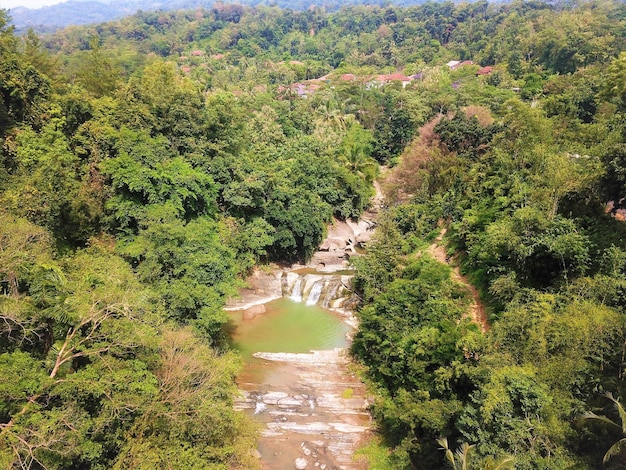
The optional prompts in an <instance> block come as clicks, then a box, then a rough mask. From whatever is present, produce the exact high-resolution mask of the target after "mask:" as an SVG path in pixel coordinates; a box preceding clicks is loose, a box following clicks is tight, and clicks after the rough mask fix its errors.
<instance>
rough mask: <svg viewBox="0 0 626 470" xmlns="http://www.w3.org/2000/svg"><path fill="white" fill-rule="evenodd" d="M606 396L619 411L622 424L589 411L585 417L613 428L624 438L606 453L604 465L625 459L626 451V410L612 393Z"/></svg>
mask: <svg viewBox="0 0 626 470" xmlns="http://www.w3.org/2000/svg"><path fill="white" fill-rule="evenodd" d="M604 396H605V397H606V398H608V399H609V400H611V402H612V403H613V405H614V407H615V411H617V414H618V416H619V420H620V423H621V424H618V423H616V422H615V421H613V420H612V419H610V418H607V417H606V416H599V415H597V414H595V413H594V412H593V411H587V412H586V413H585V414H584V415H583V419H585V420H589V421H594V422H598V423H601V424H603V425H605V426H608V427H610V428H613V429H615V430H618V431H619V432H621V434H622V436H623V437H622V438H621V439H620V440H618V441H617V442H615V443H614V444H613V445H612V446H611V447H609V450H607V451H606V453H605V454H604V457H603V458H602V463H604V464H606V463H607V462H608V461H609V460H610V459H612V458H617V457H620V456H622V457H623V455H622V454H623V453H624V451H625V450H626V411H625V410H624V407H623V406H622V404H621V403H620V402H619V399H617V398H615V397H614V396H613V394H612V393H611V392H607V393H605V395H604Z"/></svg>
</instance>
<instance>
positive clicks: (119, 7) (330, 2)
mask: <svg viewBox="0 0 626 470" xmlns="http://www.w3.org/2000/svg"><path fill="white" fill-rule="evenodd" d="M422 2H423V0H403V1H396V2H393V3H394V4H397V5H402V4H404V5H406V4H417V3H422ZM213 3H215V1H214V0H173V1H166V0H162V1H158V0H135V1H132V0H131V1H128V0H108V1H107V0H100V1H93V0H71V1H69V2H64V3H59V4H57V5H52V6H48V7H43V8H37V9H30V8H24V7H17V8H12V9H10V10H9V14H10V16H11V17H12V19H13V21H12V23H13V25H15V27H16V30H17V32H18V34H19V33H22V32H24V31H26V30H27V29H29V28H32V29H34V30H35V31H38V32H52V31H55V30H57V29H59V28H64V27H66V26H70V25H84V24H91V23H102V22H105V21H111V20H115V19H117V18H122V17H124V16H128V15H132V14H134V13H136V12H137V11H138V10H143V11H157V10H163V11H171V10H181V9H190V8H198V7H210V6H211V5H213ZM223 3H240V4H243V5H250V6H255V5H275V6H278V7H281V8H291V9H294V10H304V9H306V8H309V7H310V6H312V5H316V6H323V7H325V8H326V9H327V10H331V11H332V10H335V9H337V8H339V7H340V6H342V5H348V4H383V3H384V0H322V1H314V0H241V1H237V2H232V1H226V2H223ZM387 3H389V2H387Z"/></svg>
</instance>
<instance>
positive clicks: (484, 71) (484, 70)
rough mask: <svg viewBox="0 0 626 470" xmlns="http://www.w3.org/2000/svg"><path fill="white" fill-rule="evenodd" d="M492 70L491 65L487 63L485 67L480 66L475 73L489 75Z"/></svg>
mask: <svg viewBox="0 0 626 470" xmlns="http://www.w3.org/2000/svg"><path fill="white" fill-rule="evenodd" d="M492 72H493V67H492V66H491V65H488V66H487V67H481V68H479V69H478V71H477V72H476V75H490V74H491V73H492Z"/></svg>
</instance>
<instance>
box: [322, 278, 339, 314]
mask: <svg viewBox="0 0 626 470" xmlns="http://www.w3.org/2000/svg"><path fill="white" fill-rule="evenodd" d="M340 287H341V281H339V282H337V281H334V282H331V286H330V288H329V289H327V290H326V295H325V296H324V298H323V299H322V303H321V306H322V307H323V308H328V307H329V306H330V303H331V302H332V301H333V300H335V299H336V298H337V292H338V291H339V288H340Z"/></svg>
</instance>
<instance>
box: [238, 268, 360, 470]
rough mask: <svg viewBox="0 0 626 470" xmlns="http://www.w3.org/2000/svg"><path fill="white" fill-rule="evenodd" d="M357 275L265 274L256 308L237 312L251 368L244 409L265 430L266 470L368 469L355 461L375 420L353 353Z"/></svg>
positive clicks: (254, 293) (253, 299)
mask: <svg viewBox="0 0 626 470" xmlns="http://www.w3.org/2000/svg"><path fill="white" fill-rule="evenodd" d="M350 274H351V272H349V271H340V272H330V273H329V272H319V271H316V270H314V269H300V270H285V271H275V272H271V273H257V274H256V278H254V279H253V281H252V284H255V285H256V288H253V289H251V290H250V292H248V294H249V295H248V296H247V300H248V301H249V302H248V304H243V303H240V304H238V305H236V306H235V307H233V308H231V309H230V310H231V314H230V315H231V321H232V325H231V331H232V341H233V345H234V346H235V347H236V348H237V349H238V350H239V351H241V353H242V356H243V359H244V362H245V365H244V369H243V371H242V373H241V374H240V375H239V377H238V379H237V383H238V385H239V388H240V390H241V391H242V397H241V399H240V400H239V401H238V402H237V403H236V407H237V409H239V410H244V411H245V412H247V413H250V414H251V415H253V416H254V419H255V420H256V421H257V422H259V423H260V424H261V425H262V432H261V436H260V438H259V440H258V451H259V454H260V459H261V463H262V465H263V468H264V469H267V470H284V469H294V468H295V469H316V468H320V469H322V470H324V469H327V470H330V469H348V470H350V469H354V470H357V469H364V468H366V467H365V466H364V464H363V463H360V462H358V461H356V460H355V459H354V452H355V450H356V449H357V448H358V447H359V446H360V445H361V444H362V442H363V440H364V439H365V438H366V436H367V434H368V432H369V428H370V416H369V414H368V412H367V406H368V402H367V398H366V391H365V387H364V385H363V384H362V383H361V382H360V381H359V380H358V378H357V377H356V376H355V375H354V373H352V371H351V370H350V361H349V358H348V355H347V347H348V346H349V338H350V336H351V334H352V333H353V332H354V326H353V325H354V321H353V320H354V319H353V317H352V314H351V312H350V310H349V309H348V308H345V307H347V306H349V299H350V295H349V294H350V293H349V291H348V290H347V289H346V286H347V285H349V282H350ZM244 300H246V299H244ZM331 309H332V310H331Z"/></svg>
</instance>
